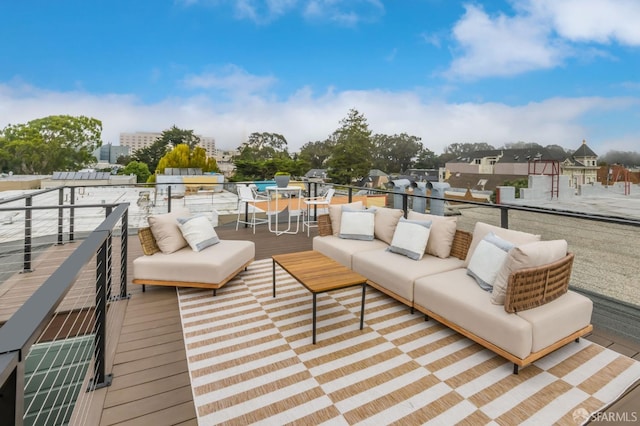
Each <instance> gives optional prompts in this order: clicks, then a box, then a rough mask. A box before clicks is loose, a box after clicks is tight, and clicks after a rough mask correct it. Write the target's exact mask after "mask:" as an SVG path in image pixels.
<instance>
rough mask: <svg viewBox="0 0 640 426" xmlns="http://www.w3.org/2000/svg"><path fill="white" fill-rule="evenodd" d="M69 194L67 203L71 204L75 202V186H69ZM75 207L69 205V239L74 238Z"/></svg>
mask: <svg viewBox="0 0 640 426" xmlns="http://www.w3.org/2000/svg"><path fill="white" fill-rule="evenodd" d="M69 189H70V190H71V195H70V196H69V203H70V204H71V205H72V206H73V205H75V204H76V188H75V186H71V187H69ZM75 212H76V209H75V207H69V241H73V238H74V235H73V233H74V224H75Z"/></svg>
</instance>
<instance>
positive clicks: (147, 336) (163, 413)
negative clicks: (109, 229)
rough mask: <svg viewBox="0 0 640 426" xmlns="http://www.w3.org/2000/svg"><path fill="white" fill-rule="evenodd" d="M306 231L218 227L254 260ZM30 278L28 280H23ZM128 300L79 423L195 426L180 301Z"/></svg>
mask: <svg viewBox="0 0 640 426" xmlns="http://www.w3.org/2000/svg"><path fill="white" fill-rule="evenodd" d="M313 231H315V230H312V235H311V238H308V237H307V235H306V233H302V232H300V233H298V234H297V235H286V234H285V235H281V236H275V235H274V234H271V233H269V232H268V230H267V228H266V226H258V227H257V230H256V233H255V235H254V234H253V233H252V231H251V229H250V228H247V229H245V228H240V229H239V230H238V231H236V230H235V223H234V224H233V225H231V224H227V225H223V226H220V227H218V228H217V232H218V235H219V236H220V237H221V238H223V239H247V240H252V241H255V243H256V259H266V258H269V257H271V256H272V255H273V254H278V253H288V252H293V251H302V250H310V249H311V241H312V237H313V233H314V232H313ZM139 255H142V252H141V249H140V244H139V242H138V239H137V236H136V235H133V236H130V237H129V256H128V257H129V267H131V262H132V260H133V259H134V258H136V257H137V256H139ZM55 266H56V262H55V261H47V260H46V259H42V261H41V263H40V264H39V266H38V270H39V271H41V274H42V275H46V270H47V268H50V269H49V270H53V269H52V268H54V267H55ZM23 277H24V278H23V279H31V278H28V274H24V275H23ZM130 277H131V274H129V283H128V291H129V293H130V294H131V297H130V298H129V299H128V300H124V301H121V302H117V304H116V306H114V307H113V308H112V310H113V312H110V315H112V317H115V320H114V322H113V323H112V324H111V327H112V332H111V333H110V334H109V336H110V337H111V338H110V339H109V340H108V341H107V344H108V348H107V350H108V352H109V353H110V354H111V355H112V356H111V357H110V358H109V359H108V362H107V371H110V372H111V373H112V374H113V382H112V384H111V386H110V387H107V388H103V389H100V390H97V391H94V392H91V393H90V394H91V396H90V398H89V400H88V401H89V402H88V403H87V404H88V405H90V408H88V409H86V410H85V413H84V414H82V416H81V417H78V418H75V423H76V424H96V425H98V424H100V425H148V424H153V425H158V426H160V425H169V424H172V425H173V424H180V425H195V424H196V423H197V421H196V413H195V408H194V404H193V396H192V390H191V385H190V380H189V374H188V370H187V361H186V356H185V349H184V342H183V336H182V327H181V323H180V318H179V310H178V301H177V297H176V291H175V289H174V288H167V287H153V286H147V291H146V293H142V292H141V288H140V286H137V285H133V284H131V283H130V280H131V278H130ZM587 338H588V339H589V340H592V341H594V342H595V343H598V344H600V345H602V346H605V347H608V348H610V349H613V350H615V351H617V352H619V353H622V354H624V355H627V356H630V357H632V358H635V359H637V360H640V344H638V343H637V342H630V341H626V340H624V339H621V338H619V337H617V336H615V335H613V334H611V333H608V332H603V331H602V330H599V329H598V327H597V325H596V327H595V329H594V331H593V333H592V334H591V335H590V336H588V337H587ZM638 406H640V389H638V388H636V389H634V390H632V391H630V392H628V394H627V395H626V396H625V397H623V398H622V399H621V400H619V401H618V402H617V403H616V404H615V405H614V406H613V407H611V408H610V411H613V412H623V411H625V410H626V412H634V411H637V408H636V407H638Z"/></svg>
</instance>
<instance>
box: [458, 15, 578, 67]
mask: <svg viewBox="0 0 640 426" xmlns="http://www.w3.org/2000/svg"><path fill="white" fill-rule="evenodd" d="M453 36H454V38H455V40H456V41H457V43H458V44H459V45H460V51H461V53H462V54H461V55H460V56H458V57H457V58H456V59H454V61H453V62H452V64H451V67H450V70H449V71H448V73H449V74H450V75H453V76H455V77H462V78H476V77H485V76H495V75H500V76H510V75H516V74H520V73H522V72H526V71H531V70H536V69H541V68H552V67H555V66H557V65H558V64H560V63H561V62H562V60H563V58H564V57H565V56H566V54H567V53H566V50H565V49H564V48H563V46H562V45H560V44H558V43H555V42H553V41H552V40H551V39H550V37H549V28H548V26H547V25H546V24H545V23H544V22H543V21H541V20H538V19H536V18H535V17H531V16H516V17H508V16H506V15H504V14H499V15H497V16H495V17H490V16H489V15H488V14H487V13H486V12H485V11H484V10H483V9H481V8H479V7H477V6H473V5H467V6H466V13H465V15H464V16H463V17H462V18H461V19H460V20H459V21H458V22H457V23H456V25H455V26H454V28H453Z"/></svg>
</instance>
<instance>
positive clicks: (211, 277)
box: [133, 240, 255, 284]
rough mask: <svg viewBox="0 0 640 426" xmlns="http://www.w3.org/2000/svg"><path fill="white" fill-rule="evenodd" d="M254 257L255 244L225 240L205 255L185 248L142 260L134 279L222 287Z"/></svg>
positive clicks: (136, 265)
mask: <svg viewBox="0 0 640 426" xmlns="http://www.w3.org/2000/svg"><path fill="white" fill-rule="evenodd" d="M254 257H255V244H254V243H253V241H240V240H238V241H237V240H222V241H220V242H219V243H218V244H215V245H212V246H209V247H207V248H205V249H203V250H202V251H193V250H191V248H190V247H184V248H182V249H180V250H178V251H175V252H173V253H170V254H166V253H156V254H154V255H153V256H140V257H138V258H136V259H134V261H133V278H134V279H138V280H153V281H175V282H179V283H185V282H194V283H208V284H218V283H221V282H224V281H225V280H226V279H227V278H228V277H229V276H230V275H232V274H234V273H235V272H238V269H240V268H241V267H242V266H243V265H245V264H247V263H248V262H250V261H251V260H253V259H254Z"/></svg>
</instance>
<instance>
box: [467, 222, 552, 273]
mask: <svg viewBox="0 0 640 426" xmlns="http://www.w3.org/2000/svg"><path fill="white" fill-rule="evenodd" d="M490 232H493V233H494V234H496V236H498V237H500V238H502V239H503V240H507V241H509V242H510V243H513V245H516V246H519V245H520V244H527V243H533V242H535V241H540V235H534V234H529V233H527V232H521V231H514V230H513V229H505V228H501V227H499V226H493V225H489V224H488V223H484V222H476V225H475V227H474V228H473V238H472V239H471V244H470V245H469V251H468V252H467V258H466V259H465V266H469V261H470V260H471V257H472V256H473V251H474V250H475V248H476V246H477V245H478V244H479V243H480V241H482V239H483V238H484V237H485V236H486V235H487V234H489V233H490Z"/></svg>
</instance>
